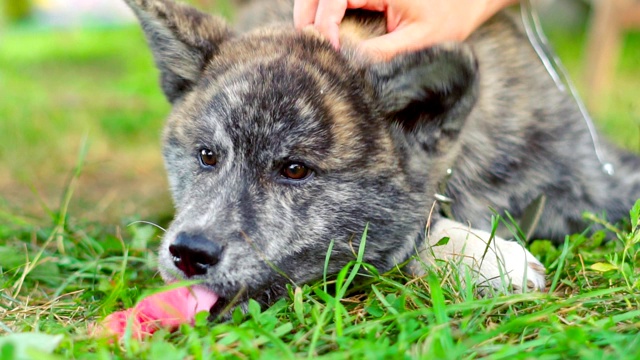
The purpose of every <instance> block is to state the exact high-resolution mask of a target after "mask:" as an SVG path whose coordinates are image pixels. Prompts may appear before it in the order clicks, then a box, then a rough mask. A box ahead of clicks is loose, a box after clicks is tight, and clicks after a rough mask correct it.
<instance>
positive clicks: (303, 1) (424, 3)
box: [294, 0, 517, 59]
mask: <svg viewBox="0 0 640 360" xmlns="http://www.w3.org/2000/svg"><path fill="white" fill-rule="evenodd" d="M516 2H517V0H296V1H295V5H294V23H295V25H296V28H298V29H302V28H304V27H306V26H309V25H313V26H315V27H316V28H317V29H318V31H320V32H321V33H322V34H323V35H324V36H325V37H327V39H329V41H331V43H332V44H333V45H334V46H335V47H336V48H339V46H340V43H339V37H338V36H339V33H338V27H339V25H340V22H341V21H342V18H343V17H344V14H345V12H346V11H347V9H364V10H371V11H380V12H384V13H385V16H386V19H387V34H386V35H383V36H380V37H377V38H373V39H370V40H366V41H363V42H362V44H361V48H362V50H363V51H365V52H366V53H368V54H370V55H371V56H374V57H377V58H381V59H388V58H390V57H392V56H393V55H395V54H397V53H399V52H403V51H408V50H415V49H421V48H424V47H427V46H430V45H433V44H435V43H439V42H445V41H462V40H464V39H466V38H467V37H468V36H469V35H471V33H472V32H473V31H474V30H475V29H477V28H478V27H479V26H480V25H482V23H484V22H485V21H486V20H488V19H489V18H490V17H491V16H493V15H494V14H495V13H497V12H498V11H500V9H502V8H505V7H507V6H509V5H512V4H515V3H516Z"/></svg>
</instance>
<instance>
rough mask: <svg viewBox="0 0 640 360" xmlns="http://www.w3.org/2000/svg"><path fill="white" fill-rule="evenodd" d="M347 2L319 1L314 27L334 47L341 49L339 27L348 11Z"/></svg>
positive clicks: (342, 0)
mask: <svg viewBox="0 0 640 360" xmlns="http://www.w3.org/2000/svg"><path fill="white" fill-rule="evenodd" d="M347 5H348V1H347V0H319V2H318V8H317V10H316V14H315V15H316V16H315V20H314V25H315V27H316V29H318V31H320V33H321V34H323V35H324V36H325V37H326V38H327V39H328V40H329V41H330V42H331V44H333V46H334V47H335V48H336V49H337V48H339V47H340V39H339V34H340V33H339V31H338V28H339V25H340V22H341V21H342V18H344V13H345V12H346V11H347Z"/></svg>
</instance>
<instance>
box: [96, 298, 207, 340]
mask: <svg viewBox="0 0 640 360" xmlns="http://www.w3.org/2000/svg"><path fill="white" fill-rule="evenodd" d="M216 301H218V295H216V294H214V293H212V292H211V291H208V290H206V289H203V288H200V287H197V286H194V287H191V288H188V287H181V288H177V289H173V290H168V291H165V292H161V293H157V294H154V295H151V296H149V297H146V298H144V299H143V300H142V301H140V302H139V303H138V305H136V306H135V307H134V308H131V309H127V310H122V311H117V312H115V313H113V314H111V315H109V316H107V317H106V318H105V319H104V321H103V322H102V324H100V325H99V326H98V328H97V329H94V331H93V332H94V334H96V333H97V334H99V335H102V336H110V335H117V336H118V338H119V339H121V338H122V337H123V336H124V333H125V331H126V330H127V326H128V324H129V323H131V336H132V337H133V338H136V339H142V338H144V337H146V336H149V335H151V334H153V333H154V332H155V331H156V330H158V329H160V328H168V329H175V328H177V327H178V326H179V325H180V324H183V323H193V320H194V318H195V315H196V314H197V313H199V312H201V311H209V310H210V309H211V307H212V306H213V305H214V304H215V303H216ZM95 330H97V331H95Z"/></svg>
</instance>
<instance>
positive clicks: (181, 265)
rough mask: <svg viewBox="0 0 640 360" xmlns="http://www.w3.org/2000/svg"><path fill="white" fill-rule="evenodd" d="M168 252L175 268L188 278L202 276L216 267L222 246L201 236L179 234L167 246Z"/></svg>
mask: <svg viewBox="0 0 640 360" xmlns="http://www.w3.org/2000/svg"><path fill="white" fill-rule="evenodd" d="M169 252H170V253H171V256H173V263H174V264H175V265H176V267H177V268H178V269H180V270H181V271H182V272H183V273H184V274H185V275H186V276H187V277H188V278H190V277H192V276H194V275H204V274H206V273H207V270H208V269H209V268H210V267H212V266H214V265H216V264H217V263H218V262H219V261H220V255H221V254H222V246H220V245H219V244H217V243H216V242H214V241H211V240H208V239H207V238H206V237H204V236H202V235H193V234H187V233H184V232H181V233H179V234H178V236H177V237H176V241H175V242H174V243H173V244H172V245H171V246H169Z"/></svg>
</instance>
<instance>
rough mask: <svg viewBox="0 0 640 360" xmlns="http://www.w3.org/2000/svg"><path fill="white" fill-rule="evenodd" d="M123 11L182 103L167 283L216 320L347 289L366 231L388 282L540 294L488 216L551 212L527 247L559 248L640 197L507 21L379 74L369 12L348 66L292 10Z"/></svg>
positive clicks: (627, 163)
mask: <svg viewBox="0 0 640 360" xmlns="http://www.w3.org/2000/svg"><path fill="white" fill-rule="evenodd" d="M125 1H126V2H127V3H128V4H129V5H130V7H131V8H132V9H133V11H134V12H135V14H136V15H137V17H138V19H139V20H140V23H141V25H142V28H143V30H144V33H145V35H146V37H147V40H148V43H149V45H150V48H151V50H152V52H153V55H154V58H155V62H156V64H157V66H158V68H159V70H160V75H161V86H162V89H163V91H164V94H165V95H166V97H167V99H168V100H169V101H170V102H171V104H172V105H173V109H172V111H171V114H170V115H169V117H168V120H167V122H166V127H165V130H164V135H163V137H164V150H163V155H164V159H165V164H166V169H167V172H168V176H169V182H170V186H171V190H172V194H173V199H174V203H175V208H176V215H175V219H174V221H173V223H172V224H171V226H170V228H169V229H168V231H167V232H166V234H165V236H164V239H163V242H162V245H161V247H160V250H159V266H160V272H161V274H162V276H163V278H164V279H165V280H166V281H167V282H172V281H177V280H181V279H193V280H200V281H201V282H202V286H203V287H206V288H207V289H208V290H209V291H212V292H213V293H215V294H216V295H217V296H218V297H219V299H220V300H218V303H216V305H214V306H213V308H212V309H211V314H212V316H214V315H216V316H217V315H219V314H220V313H221V312H222V311H223V309H225V308H227V309H228V308H231V307H236V306H239V307H241V308H245V307H246V305H247V302H248V299H255V300H256V301H258V302H259V303H261V304H263V305H268V304H271V303H273V301H274V300H276V299H278V298H280V297H282V296H284V295H285V294H286V285H287V284H290V283H293V284H303V283H307V282H310V281H314V280H317V279H320V278H322V275H323V274H324V273H325V271H326V272H327V273H329V274H334V273H337V272H338V271H339V270H340V269H341V268H343V267H344V266H345V265H346V264H347V263H348V262H350V261H352V260H354V259H355V256H356V255H355V254H356V253H357V252H358V250H359V247H360V244H361V236H362V234H363V232H364V231H365V229H366V245H365V251H364V255H363V260H364V261H365V262H367V263H369V264H371V265H374V266H375V267H376V268H377V269H378V270H379V271H387V270H389V269H391V268H392V267H394V266H397V265H399V264H406V267H405V269H406V270H407V271H409V272H412V273H415V274H418V275H419V274H420V273H421V271H424V270H421V269H424V266H423V264H421V263H426V264H435V263H436V261H437V260H440V259H444V260H450V261H454V260H455V261H458V262H459V263H460V264H463V265H464V267H465V268H466V269H470V270H471V271H473V274H474V278H475V281H476V282H477V285H478V286H481V287H482V286H484V287H490V288H495V289H502V288H503V287H504V286H505V284H506V285H507V286H508V287H509V289H510V290H511V291H516V292H518V291H532V290H543V289H545V274H544V272H545V269H544V266H543V265H542V264H541V263H540V262H539V261H538V260H536V258H535V257H534V256H533V255H532V254H531V253H529V252H528V251H527V250H526V249H525V248H524V247H523V246H522V245H521V244H520V243H518V242H514V241H507V240H505V239H503V238H502V237H499V236H496V235H495V234H494V233H493V231H492V220H491V218H492V215H493V214H494V213H496V214H502V215H504V214H507V213H508V214H510V215H511V216H513V217H514V218H521V217H523V216H524V213H525V212H526V211H527V209H528V207H529V205H530V204H531V203H532V202H534V201H535V200H536V199H540V198H541V197H546V199H547V200H546V204H545V206H544V207H543V208H541V211H539V222H538V223H539V225H538V226H537V227H536V228H535V231H534V232H533V233H532V234H533V236H534V237H536V238H545V239H560V238H562V237H563V236H565V235H566V234H568V233H572V232H575V231H582V230H584V229H585V228H586V227H587V224H585V222H584V220H583V217H582V213H583V212H585V211H590V212H595V213H601V212H604V213H606V214H607V216H608V217H609V219H612V220H618V219H622V218H623V217H624V215H625V214H626V213H627V211H628V209H630V208H631V206H632V205H633V203H634V200H635V199H638V198H639V197H640V171H639V169H640V158H639V157H638V156H636V155H632V154H630V153H625V152H623V151H621V150H617V149H615V148H614V147H613V146H610V145H608V144H603V147H604V148H603V150H602V151H603V154H604V156H605V157H606V159H607V160H608V161H610V162H611V163H612V164H613V165H614V167H615V170H616V172H615V174H614V175H609V174H605V173H604V172H603V171H601V170H600V167H601V164H600V163H599V161H598V158H597V157H596V155H595V153H594V146H593V142H592V139H591V137H590V134H589V132H588V129H587V127H586V125H585V123H584V120H583V118H582V116H581V114H580V112H579V110H578V108H577V106H576V105H575V103H574V101H573V99H571V98H570V97H569V96H568V95H567V94H565V93H563V92H562V91H560V90H559V89H558V88H557V87H556V85H555V84H554V82H553V80H552V79H551V78H550V77H549V75H548V74H547V73H546V71H545V69H544V67H543V65H542V64H541V62H540V61H539V60H538V58H537V57H536V54H535V52H534V50H533V49H532V48H531V46H530V45H529V42H528V40H527V37H526V35H525V33H524V31H523V28H522V25H521V24H520V23H519V22H518V21H517V19H516V17H515V16H513V14H510V13H508V12H503V13H500V14H498V15H496V16H495V17H494V18H493V19H491V20H490V21H488V22H487V23H486V24H485V25H484V26H482V27H481V28H480V29H478V30H477V31H476V32H475V33H474V34H472V36H471V37H470V38H469V39H468V40H467V41H466V42H464V43H457V44H442V45H437V46H433V47H429V48H426V49H422V50H419V51H413V52H407V53H402V54H399V55H397V56H395V57H394V58H392V59H391V60H389V61H386V62H374V61H371V60H369V59H367V58H366V57H364V56H362V55H361V54H359V53H358V51H357V46H356V44H357V42H358V41H359V40H361V39H366V38H370V37H373V36H377V35H380V34H383V33H384V31H385V23H384V18H383V17H382V16H381V15H380V14H376V13H370V12H365V11H354V12H350V13H348V14H347V16H346V17H345V20H344V21H343V23H342V25H341V43H342V48H341V50H340V51H337V50H335V49H334V48H333V47H332V46H331V44H330V43H329V42H328V41H327V40H326V39H324V38H323V37H322V36H321V35H320V34H318V33H317V32H315V31H313V30H304V31H296V30H295V29H294V27H293V25H292V23H291V20H290V19H291V18H292V16H291V5H292V4H291V2H290V1H268V2H250V3H249V4H248V5H246V6H247V9H248V10H247V12H246V13H245V16H240V19H239V21H238V23H239V24H240V25H239V28H241V30H238V29H233V28H232V27H231V26H230V25H227V24H226V23H225V21H223V20H222V19H220V18H218V17H215V16H212V15H209V14H206V13H203V12H200V11H198V10H196V9H194V8H192V7H189V6H187V5H184V4H179V3H175V2H173V1H170V0H125ZM443 199H444V200H443ZM448 200H451V203H450V204H448V205H446V206H445V204H444V203H445V202H447V201H448ZM443 201H444V202H443ZM447 209H448V211H445V210H447ZM329 249H330V253H329V254H328V251H329ZM327 256H329V259H330V261H329V262H328V265H327V266H326V269H325V259H326V257H327ZM411 259H413V260H411Z"/></svg>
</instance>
